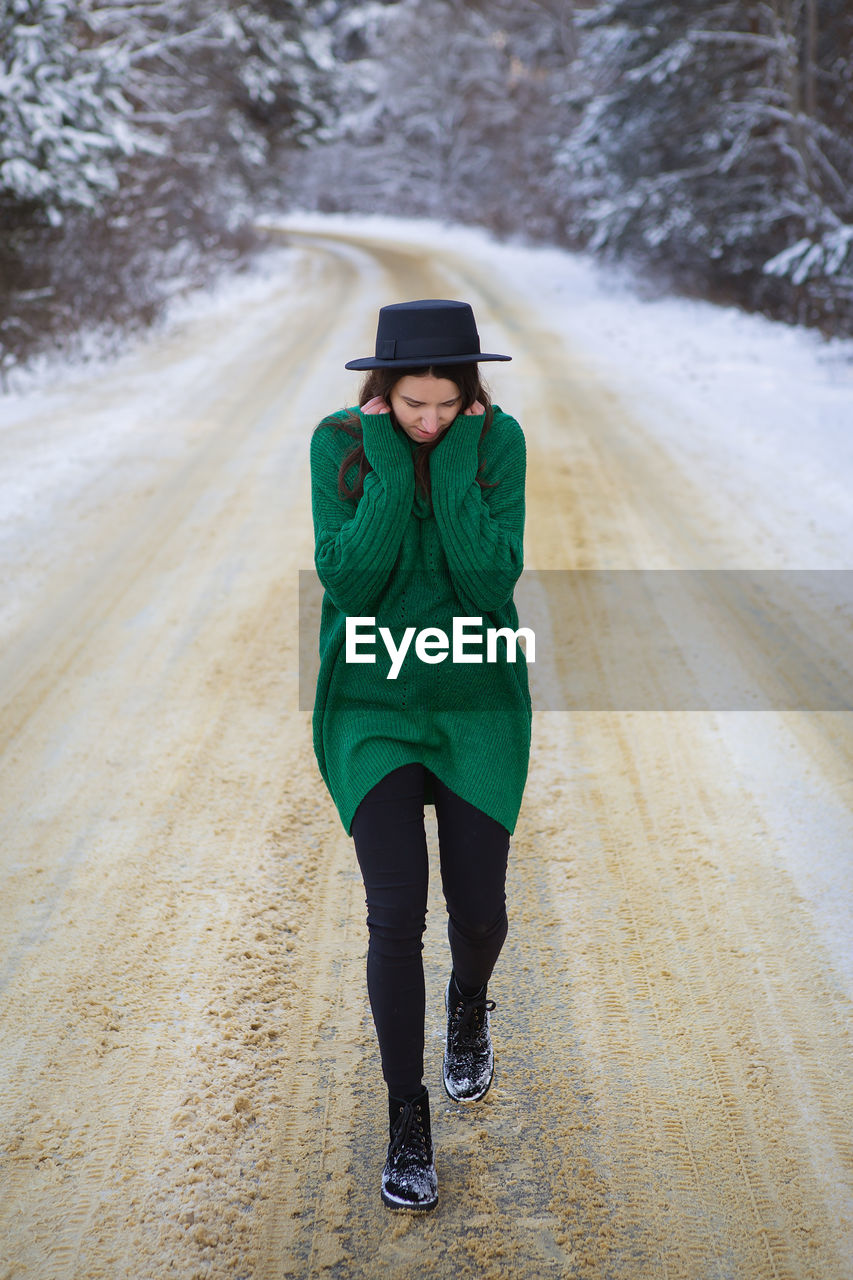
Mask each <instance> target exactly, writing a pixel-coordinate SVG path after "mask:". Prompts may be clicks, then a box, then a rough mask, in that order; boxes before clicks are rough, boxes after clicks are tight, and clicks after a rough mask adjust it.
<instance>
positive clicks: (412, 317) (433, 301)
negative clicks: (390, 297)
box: [345, 298, 512, 369]
mask: <svg viewBox="0 0 853 1280" xmlns="http://www.w3.org/2000/svg"><path fill="white" fill-rule="evenodd" d="M511 359H512V356H497V355H492V354H490V353H488V352H483V351H481V350H480V335H479V334H478V332H477V325H476V323H475V321H474V312H473V310H472V309H471V306H470V304H469V303H467V302H453V301H451V300H449V299H448V298H420V299H418V300H417V301H416V302H393V303H391V304H390V305H389V306H387V307H382V308H381V310H380V312H379V325H378V327H377V330H376V354H375V355H373V356H364V357H363V358H362V359H361V360H350V361H348V362H347V364H346V365H345V368H347V369H393V368H394V367H395V366H396V367H398V368H400V369H426V368H429V366H430V365H447V364H474V363H476V362H478V361H480V360H511Z"/></svg>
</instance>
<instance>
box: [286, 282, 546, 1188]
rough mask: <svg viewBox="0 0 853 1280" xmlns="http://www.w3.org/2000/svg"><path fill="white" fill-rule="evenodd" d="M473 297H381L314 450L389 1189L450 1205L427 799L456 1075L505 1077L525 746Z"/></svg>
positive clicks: (333, 729) (335, 778) (331, 746)
mask: <svg viewBox="0 0 853 1280" xmlns="http://www.w3.org/2000/svg"><path fill="white" fill-rule="evenodd" d="M508 359H510V357H509V356H501V355H494V354H484V353H482V352H481V351H480V341H479V335H478V333H477V328H476V324H475V320H474V314H473V311H472V310H471V307H470V306H469V305H468V304H467V303H463V302H454V301H448V300H444V299H426V300H421V301H416V302H405V303H397V304H394V305H391V306H387V307H383V308H382V309H381V311H380V313H379V326H378V331H377V338H376V351H375V355H374V356H369V357H365V358H364V359H360V360H352V361H350V362H349V363H348V364H347V366H346V367H347V368H348V369H358V370H365V371H367V376H366V377H365V379H364V381H363V384H362V387H361V393H360V396H359V407H358V408H353V409H346V410H341V411H340V412H338V413H334V414H332V415H331V416H330V417H328V418H324V419H323V421H322V422H321V423H320V424H319V426H318V427H317V428H316V430H315V432H314V435H313V437H312V441H311V484H312V508H313V516H314V531H315V564H316V567H317V573H318V575H319V577H320V580H321V582H322V584H323V586H324V587H325V595H324V598H323V609H322V618H321V625H320V672H319V678H318V682H317V694H316V701H315V706H314V749H315V752H316V755H317V761H318V764H319V767H320V772H321V774H322V776H323V778H324V780H325V782H326V785H327V786H328V788H329V791H330V793H331V796H332V798H333V800H334V802H335V804H336V806H337V809H338V812H339V814H340V817H341V821H342V822H343V825H344V827H345V828H346V830H347V832H348V833H350V834H351V835H352V837H353V840H354V843H355V852H356V857H357V859H358V863H359V866H360V869H361V873H362V876H363V879H364V885H365V892H366V897H367V925H368V931H369V943H368V955H367V986H368V993H369V997H370V1004H371V1009H372V1013H373V1019H374V1024H375V1027H376V1033H377V1037H378V1041H379V1049H380V1055H381V1059H382V1071H383V1075H384V1078H385V1082H386V1084H387V1087H388V1095H389V1121H390V1143H389V1146H388V1152H387V1158H386V1161H385V1167H384V1169H383V1173H382V1199H383V1200H384V1201H385V1203H386V1204H387V1205H389V1206H390V1207H392V1208H399V1209H414V1210H426V1209H432V1208H434V1207H435V1205H436V1204H437V1202H438V1184H437V1179H436V1172H435V1163H434V1156H433V1144H432V1136H431V1126H430V1111H429V1094H428V1091H427V1089H426V1088H425V1087H424V1083H423V1076H424V1016H425V989H424V974H423V963H422V955H421V952H422V936H423V932H424V929H425V924H426V908H427V882H428V853H427V843H426V836H425V831H424V805H425V804H432V805H434V806H435V814H436V821H437V827H438V840H439V857H440V867H441V878H442V888H443V891H444V897H445V902H446V905H447V911H448V916H449V922H448V937H449V942H450V956H451V961H452V969H451V973H450V977H449V980H448V983H447V987H446V990H445V1006H446V1015H447V1035H446V1041H445V1051H444V1063H443V1072H442V1074H443V1081H444V1087H445V1089H446V1091H447V1093H448V1094H449V1096H450V1097H451V1098H453V1099H455V1100H457V1101H459V1102H476V1101H477V1100H479V1099H480V1098H482V1097H483V1096H484V1094H485V1093H486V1091H487V1089H488V1088H489V1085H490V1084H491V1081H492V1075H493V1071H494V1058H493V1051H492V1042H491V1033H490V1027H489V1012H490V1011H491V1010H492V1009H494V1003H493V1001H491V1000H489V999H488V997H487V984H488V981H489V979H490V977H491V975H492V970H493V968H494V965H495V962H496V960H497V958H498V955H499V953H500V950H501V947H502V946H503V942H504V939H505V937H506V933H507V914H506V900H505V892H504V888H505V879H506V866H507V856H508V852H509V840H510V835H511V833H512V831H513V829H514V826H515V822H516V819H517V816H518V811H519V808H520V805H521V798H522V792H523V790H524V784H525V780H526V776H527V766H528V756H529V751H530V725H531V711H530V695H529V692H528V683H527V668H526V664H525V658H524V654H523V652H522V651H521V648H520V646H516V632H517V630H518V615H517V612H516V608H515V604H514V601H513V588H514V586H515V583H516V580H517V579H518V577H519V574H520V573H521V570H522V536H523V531H524V475H525V447H524V437H523V435H522V432H521V428H520V426H519V425H518V423H517V422H516V421H515V419H514V418H511V417H510V416H509V415H508V414H506V413H504V412H503V411H502V410H501V409H499V408H498V407H497V406H492V405H491V403H490V401H489V397H488V394H487V392H486V389H485V388H484V386H483V384H482V382H481V380H480V374H479V369H478V364H479V363H480V362H481V361H487V360H508Z"/></svg>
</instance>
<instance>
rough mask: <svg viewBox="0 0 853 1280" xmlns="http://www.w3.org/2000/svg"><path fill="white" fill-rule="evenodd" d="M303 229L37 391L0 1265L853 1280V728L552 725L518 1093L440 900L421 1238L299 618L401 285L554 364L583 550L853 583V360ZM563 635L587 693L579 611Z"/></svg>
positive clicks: (413, 235)
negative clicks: (473, 1022)
mask: <svg viewBox="0 0 853 1280" xmlns="http://www.w3.org/2000/svg"><path fill="white" fill-rule="evenodd" d="M279 234H280V235H281V237H282V244H283V247H282V249H281V251H279V252H276V253H274V254H273V255H271V257H270V258H269V260H268V266H267V270H266V273H264V272H263V271H261V272H259V273H256V274H255V275H254V276H253V277H252V278H250V279H248V280H244V281H242V282H240V283H236V284H233V285H232V286H230V287H229V288H226V289H223V291H222V292H221V293H220V295H219V296H218V297H215V298H212V299H210V298H209V299H206V300H205V302H204V305H203V306H196V307H194V308H190V309H188V310H187V311H186V313H185V314H184V315H183V317H180V318H176V319H174V320H173V321H172V323H171V324H170V326H168V327H167V328H166V329H164V330H163V331H161V332H160V333H158V334H155V335H154V336H152V337H151V338H150V339H149V340H147V341H146V342H145V343H143V344H141V345H140V346H138V347H136V348H135V349H134V350H133V351H130V352H128V353H127V354H126V355H125V356H123V357H122V358H121V359H120V360H118V361H116V362H114V363H112V364H109V365H106V366H104V367H103V368H101V369H100V370H95V371H88V372H86V371H83V372H78V373H77V374H75V375H74V376H72V375H71V374H70V373H69V374H68V375H67V376H65V377H59V378H54V379H53V381H52V383H51V384H50V385H49V386H45V387H42V388H35V387H34V388H31V389H30V390H28V391H25V392H23V391H22V392H21V393H20V394H15V395H12V396H9V397H7V398H6V399H4V400H0V519H2V526H0V587H2V594H0V788H2V806H1V807H0V839H2V851H3V852H2V868H1V869H0V876H2V892H0V1001H2V1022H0V1028H1V1029H2V1034H0V1133H2V1138H1V1139H0V1152H1V1153H2V1154H0V1180H2V1187H3V1194H2V1198H0V1276H3V1277H24V1276H29V1277H34V1278H35V1277H38V1280H43V1278H46V1277H50V1278H51V1280H71V1278H72V1277H74V1280H83V1278H84V1277H85V1278H86V1280H88V1278H90V1277H91V1278H94V1277H105V1278H106V1277H109V1280H114V1277H116V1276H128V1277H133V1278H134V1280H136V1278H137V1277H139V1278H141V1277H152V1280H153V1278H154V1277H157V1280H160V1277H166V1276H175V1277H179V1278H180V1280H190V1278H191V1277H193V1278H194V1277H196V1276H199V1277H200V1276H210V1277H226V1276H228V1277H252V1280H255V1278H260V1277H265V1278H266V1277H269V1278H270V1280H272V1277H281V1276H294V1277H314V1276H320V1275H323V1274H326V1275H331V1276H340V1277H344V1276H346V1277H361V1276H363V1277H368V1276H369V1277H373V1276H376V1275H387V1276H392V1277H397V1276H399V1277H401V1280H402V1277H407V1278H408V1277H409V1276H412V1275H418V1276H423V1277H436V1278H438V1277H453V1280H462V1278H463V1277H468V1276H471V1277H474V1276H477V1277H491V1276H494V1277H501V1278H503V1277H505V1276H513V1277H521V1278H523V1277H531V1278H532V1277H537V1280H538V1278H540V1277H555V1278H556V1277H568V1276H584V1277H590V1280H592V1278H593V1277H595V1278H596V1280H599V1278H600V1277H605V1276H607V1277H618V1278H619V1280H641V1278H642V1280H645V1278H646V1277H648V1278H649V1280H651V1278H652V1277H654V1278H655V1280H657V1278H658V1277H660V1278H661V1280H663V1277H673V1276H682V1277H685V1278H688V1280H694V1278H696V1280H698V1278H699V1277H701V1278H702V1280H706V1277H708V1278H710V1277H719V1278H720V1280H723V1278H726V1280H728V1278H729V1277H737V1278H738V1280H764V1277H767V1278H768V1280H769V1278H770V1277H775V1278H776V1280H784V1278H788V1277H790V1278H792V1280H793V1278H796V1280H801V1278H802V1280H805V1278H806V1277H814V1280H842V1278H843V1277H849V1276H850V1275H851V1261H850V1259H851V1257H853V1143H851V1140H850V1136H849V1131H850V1116H851V1101H852V1100H853V1099H851V1093H853V1088H851V1085H853V1081H851V1066H850V1063H851V1054H850V1049H851V1045H850V1007H851V994H853V962H851V946H850V939H851V928H850V924H851V914H853V908H852V907H851V866H850V863H851V858H850V853H851V849H853V712H851V710H850V709H849V704H843V705H839V707H838V708H832V707H830V708H829V709H824V710H820V711H815V710H804V709H802V708H800V709H794V708H793V707H791V706H785V705H780V706H778V707H777V708H775V709H770V710H761V711H750V710H747V709H746V707H737V708H729V709H724V710H720V709H707V710H693V709H682V710H675V711H673V710H663V709H651V710H625V709H622V708H620V707H596V708H593V709H586V710H574V711H569V710H562V711H561V710H550V709H549V710H544V709H542V710H540V711H539V713H538V714H537V715H536V717H535V723H534V754H533V758H532V762H531V775H530V782H529V785H528V791H527V795H526V798H525V803H524V808H523V810H522V817H521V820H520V822H519V826H518V828H517V830H516V833H515V836H514V840H513V852H512V856H511V873H510V885H509V895H510V919H511V932H510V938H509V941H508V943H507V947H506V950H505V952H504V955H503V956H502V958H501V962H500V966H499V969H498V971H497V972H496V975H495V979H494V982H493V986H492V992H491V993H492V994H493V995H494V997H495V999H496V1001H497V1004H498V1008H497V1011H496V1013H495V1015H494V1023H493V1025H494V1031H495V1040H496V1054H497V1059H498V1074H497V1077H496V1082H495V1086H494V1088H493V1090H492V1091H491V1092H490V1093H489V1095H488V1097H487V1099H486V1100H485V1101H484V1103H483V1104H482V1106H480V1107H479V1108H474V1109H468V1110H463V1109H462V1108H459V1107H456V1106H453V1105H452V1104H450V1103H449V1101H447V1100H446V1099H444V1098H443V1096H442V1095H441V1094H440V1058H441V1036H442V1017H441V1015H442V1002H441V993H442V990H443V986H444V981H445V979H446V964H447V957H446V942H445V940H444V930H443V927H442V923H441V922H442V919H443V915H444V910H443V906H442V904H441V901H440V893H439V890H438V887H437V885H436V884H435V883H434V886H433V897H432V902H431V914H430V920H431V921H432V924H431V927H430V929H429V930H428V933H427V940H426V951H425V960H426V966H427V982H428V995H429V999H430V1000H431V1007H430V1011H429V1014H428V1025H427V1033H428V1053H427V1063H428V1066H427V1071H428V1079H427V1083H428V1084H429V1086H430V1088H431V1092H432V1095H433V1098H434V1100H435V1115H434V1120H433V1124H434V1129H435V1134H436V1139H437V1148H438V1150H437V1164H438V1172H439V1179H440V1195H441V1203H440V1207H439V1210H438V1211H437V1213H436V1214H434V1215H431V1216H430V1217H429V1218H428V1219H427V1220H423V1219H417V1220H414V1221H412V1220H410V1219H408V1218H405V1217H403V1218H401V1217H400V1216H394V1217H392V1216H391V1215H389V1214H388V1213H387V1211H386V1210H384V1209H383V1207H382V1206H381V1204H380V1202H379V1197H378V1190H377V1182H378V1175H379V1170H380V1168H381V1163H382V1158H383V1155H384V1152H383V1130H384V1124H385V1116H384V1106H385V1103H384V1096H383V1093H382V1089H381V1087H380V1083H381V1082H380V1075H379V1066H378V1055H377V1053H376V1051H375V1048H374V1042H373V1035H372V1029H371V1026H370V1022H369V1012H368V1009H367V1002H366V996H365V993H364V989H363V986H364V984H363V959H364V953H365V949H366V939H365V932H364V926H363V918H362V917H363V892H362V889H361V884H360V880H359V877H358V872H357V868H356V866H355V862H354V858H353V855H352V851H351V843H350V841H349V840H348V839H347V837H346V836H345V834H344V833H343V831H342V829H341V828H340V826H339V824H338V822H337V818H336V816H335V815H334V812H333V809H332V806H331V802H330V801H329V799H328V797H327V796H326V793H325V791H324V789H323V786H322V783H321V782H320V780H319V777H318V776H317V773H316V767H315V764H314V760H313V755H312V752H311V745H310V725H309V716H308V715H307V713H306V712H305V711H304V710H300V709H299V694H300V690H299V687H298V684H299V680H298V675H299V635H298V624H297V613H298V595H299V571H300V570H306V569H309V568H310V566H311V563H312V537H311V527H310V503H309V491H308V471H307V456H308V449H307V446H308V438H309V434H310V430H311V428H312V426H313V424H314V423H315V422H316V421H317V420H318V419H319V418H320V417H321V416H322V415H323V414H324V413H326V412H328V411H329V410H331V409H334V408H337V407H339V406H341V405H343V404H345V403H351V402H352V400H353V398H354V393H355V381H354V379H353V375H351V374H349V373H347V372H345V371H344V369H343V364H344V362H345V360H347V359H349V358H351V357H353V356H355V355H360V354H364V353H366V352H367V351H369V350H370V349H371V348H372V343H373V332H374V325H375V315H376V310H377V308H378V307H379V306H380V305H381V304H382V303H384V302H387V301H390V300H395V299H400V298H403V297H425V296H449V297H467V298H469V299H470V300H471V301H472V302H473V304H474V306H475V310H476V312H477V316H478V320H479V324H480V331H481V335H482V337H483V340H484V343H485V344H488V345H489V346H490V348H491V349H493V350H507V351H511V352H513V354H514V356H515V359H514V360H513V363H512V364H510V365H508V366H505V367H498V366H493V367H492V369H490V370H489V376H490V381H491V384H492V389H493V392H494V397H495V399H496V401H497V402H498V403H500V404H502V405H503V406H504V407H506V408H508V409H509V410H511V411H512V412H514V413H515V414H516V415H517V416H518V417H519V418H520V420H521V421H522V423H523V425H524V426H525V429H526V434H527V439H528V451H529V476H528V523H527V536H526V562H527V564H528V566H529V567H530V568H531V569H534V570H539V571H543V573H557V572H561V571H573V570H581V569H582V570H605V569H606V570H617V571H625V570H634V571H636V570H639V571H649V570H656V571H663V570H673V569H678V570H703V571H709V570H711V571H719V572H721V573H723V574H724V575H725V573H727V572H729V571H743V570H750V571H754V570H760V571H762V572H764V573H767V574H770V575H771V576H772V575H774V574H781V571H791V570H799V571H810V572H812V571H814V572H816V571H827V570H831V571H835V572H836V573H838V574H840V575H842V576H843V571H845V570H848V569H850V568H851V561H853V504H851V502H850V493H851V490H853V437H851V434H850V431H849V423H850V404H851V402H852V401H853V397H851V389H853V375H851V369H853V364H852V363H851V354H853V353H851V350H850V347H849V346H846V347H845V346H842V345H840V344H828V345H826V344H821V343H820V341H819V340H817V339H815V338H813V337H810V336H809V335H804V334H803V333H800V332H797V331H794V330H785V329H781V328H778V327H775V326H772V325H769V324H766V323H765V322H762V321H760V320H757V319H750V318H747V317H744V316H741V315H739V314H737V313H734V312H729V311H718V310H717V311H715V310H714V309H712V308H710V307H707V306H701V305H698V304H685V303H673V302H659V303H649V302H641V301H638V300H637V299H635V298H632V297H631V296H630V295H629V294H628V293H627V292H626V290H625V289H624V287H622V286H621V285H619V284H618V282H615V281H613V280H610V281H607V280H605V279H604V278H603V277H602V276H601V275H600V274H596V273H595V272H593V271H592V270H591V269H590V268H589V267H588V266H587V265H586V264H585V263H583V262H581V261H579V260H577V259H574V258H572V257H569V256H567V255H562V254H559V253H556V252H551V251H547V252H546V251H542V252H534V251H530V250H522V249H515V248H510V247H506V246H503V247H501V246H497V245H494V244H492V243H490V242H489V241H488V240H487V239H486V238H485V237H482V236H479V235H477V234H475V233H472V232H464V233H463V232H458V231H450V230H448V229H443V228H436V227H423V226H421V227H418V226H414V225H411V224H396V223H388V222H381V221H378V220H377V221H364V220H362V221H361V222H358V223H356V222H350V221H347V220H344V219H316V218H307V217H304V218H301V219H297V218H292V219H290V220H289V221H286V222H283V223H282V224H281V227H280V229H279ZM778 580H779V581H783V579H782V578H781V577H780V578H779V579H778ZM785 589H787V588H785ZM788 603H789V605H790V608H791V609H792V610H793V609H802V610H804V611H805V612H808V609H809V607H810V605H809V602H808V600H806V601H805V602H804V601H802V600H801V599H800V598H799V596H797V597H796V598H794V597H792V598H791V600H790V601H789V602H788ZM815 607H817V606H815ZM596 616H597V615H596V614H595V612H594V610H593V611H592V613H591V617H592V620H593V623H594V622H595V618H596ZM823 621H824V622H825V623H826V626H827V628H828V630H827V635H830V632H831V636H830V638H831V640H832V642H833V645H834V646H835V652H836V655H837V653H838V650H839V647H841V648H842V649H843V640H844V636H845V635H846V634H849V628H850V617H849V615H848V614H847V612H846V611H845V610H844V609H842V610H841V611H840V612H839V613H838V614H837V615H835V616H833V617H832V618H831V619H829V618H825V619H824V620H823ZM303 624H305V620H304V619H303ZM593 632H594V627H593V626H591V624H590V619H589V617H588V618H587V619H586V631H585V632H584V633H583V634H585V635H587V636H591V635H592V634H593ZM839 637H841V645H840V646H839ZM727 643H728V645H729V646H730V647H731V649H732V651H733V653H734V656H735V657H736V658H737V659H738V661H739V662H740V663H741V665H742V666H743V667H744V669H747V670H750V671H753V672H754V671H756V670H759V671H761V670H762V669H764V668H767V667H769V666H771V665H773V664H774V663H775V662H776V661H777V658H778V654H777V652H776V650H775V649H774V647H773V642H772V637H771V636H770V633H769V632H768V631H767V629H766V628H765V629H762V627H760V626H757V627H756V628H755V629H754V630H753V631H751V632H745V631H743V630H742V629H738V628H734V629H733V630H732V631H731V633H730V634H727ZM851 649H853V645H851ZM540 654H541V655H542V658H543V660H544V662H545V666H546V667H547V668H548V670H549V671H550V676H549V679H551V680H552V681H556V682H557V689H558V691H559V689H560V688H562V687H563V685H562V684H561V682H562V681H565V682H568V681H569V679H570V677H571V667H572V661H571V655H570V650H569V649H568V647H567V644H566V637H565V636H564V635H563V634H561V632H560V628H559V626H558V624H557V620H556V618H555V616H554V614H553V612H552V613H551V615H550V630H549V623H548V614H547V611H546V618H545V631H544V633H543V634H542V635H540V634H539V632H537V662H538V661H539V656H540ZM842 657H843V654H842ZM698 660H699V659H697V657H696V655H695V654H694V655H693V656H692V658H691V657H690V655H688V656H687V658H685V661H686V662H687V663H688V665H689V662H690V661H693V662H694V663H695V662H697V661H698ZM549 661H550V665H549ZM833 687H836V686H833ZM551 692H552V693H553V688H552V690H551ZM303 701H304V690H303ZM557 701H558V702H559V699H557ZM433 879H434V882H435V881H436V880H437V875H434V877H433Z"/></svg>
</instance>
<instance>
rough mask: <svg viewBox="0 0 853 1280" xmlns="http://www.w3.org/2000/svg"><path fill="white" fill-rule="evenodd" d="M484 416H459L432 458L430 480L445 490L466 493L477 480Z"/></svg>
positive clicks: (433, 452) (434, 450)
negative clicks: (450, 488)
mask: <svg viewBox="0 0 853 1280" xmlns="http://www.w3.org/2000/svg"><path fill="white" fill-rule="evenodd" d="M484 421H485V414H482V413H481V414H476V415H475V414H460V415H459V416H458V418H456V420H455V421H454V422H453V423H452V424H451V426H450V427H449V429H448V430H447V431H445V433H444V435H443V437H442V439H441V441H440V442H439V443H438V444H437V445H436V447H435V448H434V449H433V451H432V454H431V455H430V460H429V464H430V477H431V479H432V480H433V482H436V481H437V482H438V483H439V485H443V486H444V487H445V488H447V487H452V488H454V489H461V490H465V489H467V488H468V486H469V485H470V484H471V483H472V482H473V481H474V480H475V479H476V478H477V471H478V470H479V466H480V435H481V434H482V431H483V422H484Z"/></svg>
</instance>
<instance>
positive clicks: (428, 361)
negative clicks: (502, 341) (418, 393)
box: [344, 351, 512, 369]
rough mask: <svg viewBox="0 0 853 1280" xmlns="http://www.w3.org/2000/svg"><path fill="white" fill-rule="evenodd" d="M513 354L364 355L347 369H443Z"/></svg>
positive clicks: (346, 365) (505, 357) (345, 366)
mask: <svg viewBox="0 0 853 1280" xmlns="http://www.w3.org/2000/svg"><path fill="white" fill-rule="evenodd" d="M511 359H512V356H498V355H494V354H491V353H489V352H484V351H476V352H472V353H471V354H470V355H464V356H412V357H410V358H405V357H404V358H403V359H401V360H377V359H376V357H375V356H364V357H363V358H362V359H361V360H349V361H347V363H346V364H345V365H344V368H345V369H430V368H438V369H443V368H445V367H446V366H447V365H452V364H479V362H480V361H481V360H511Z"/></svg>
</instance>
